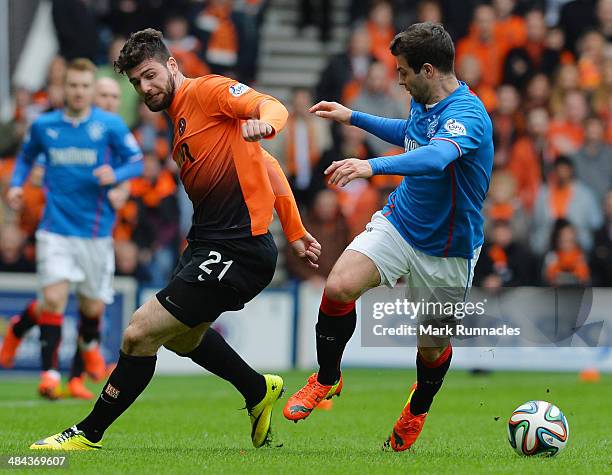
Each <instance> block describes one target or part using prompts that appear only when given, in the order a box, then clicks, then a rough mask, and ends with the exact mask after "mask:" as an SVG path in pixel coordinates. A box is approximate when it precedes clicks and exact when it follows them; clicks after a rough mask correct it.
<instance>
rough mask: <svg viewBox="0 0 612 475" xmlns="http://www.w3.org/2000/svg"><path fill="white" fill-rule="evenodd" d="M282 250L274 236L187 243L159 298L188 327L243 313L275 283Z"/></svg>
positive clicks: (158, 294) (191, 241)
mask: <svg viewBox="0 0 612 475" xmlns="http://www.w3.org/2000/svg"><path fill="white" fill-rule="evenodd" d="M277 256H278V251H277V249H276V245H275V244H274V239H272V235H271V234H270V233H267V234H263V235H260V236H249V237H245V238H236V239H215V240H198V241H193V240H190V241H189V245H188V246H187V248H185V250H184V251H183V254H182V255H181V257H180V259H179V263H178V265H177V267H176V269H175V270H174V273H173V275H172V279H171V280H170V283H169V284H168V285H167V286H166V287H165V288H163V289H162V290H160V291H159V292H158V293H157V299H158V300H159V303H161V304H162V306H163V307H164V308H165V309H166V310H168V312H170V313H171V314H172V315H173V316H174V317H175V318H176V319H178V320H179V321H180V322H182V323H184V324H185V325H187V326H189V327H192V328H193V327H195V326H197V325H199V324H200V323H203V322H214V321H215V320H216V319H217V317H218V316H219V315H221V313H223V312H225V311H228V310H240V309H242V308H243V307H244V304H245V303H247V302H248V301H249V300H251V299H253V298H254V297H255V296H256V295H257V294H258V293H259V292H261V291H262V290H263V289H264V288H266V286H267V285H268V284H269V283H270V281H271V280H272V276H273V275H274V270H275V268H276V258H277Z"/></svg>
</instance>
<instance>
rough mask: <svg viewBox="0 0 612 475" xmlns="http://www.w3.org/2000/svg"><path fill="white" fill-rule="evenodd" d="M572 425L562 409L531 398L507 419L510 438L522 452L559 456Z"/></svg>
mask: <svg viewBox="0 0 612 475" xmlns="http://www.w3.org/2000/svg"><path fill="white" fill-rule="evenodd" d="M568 437H569V425H568V423H567V419H566V418H565V416H564V415H563V413H562V412H561V410H560V409H559V408H558V407H557V406H555V405H554V404H551V403H549V402H546V401H528V402H526V403H525V404H523V405H521V406H519V407H517V408H516V409H515V410H514V412H513V413H512V416H510V420H509V421H508V441H509V442H510V445H511V446H512V448H513V449H514V450H516V452H517V453H518V454H519V455H547V456H552V455H557V454H558V453H559V452H560V451H561V450H562V449H563V448H564V447H565V445H566V444H567V439H568Z"/></svg>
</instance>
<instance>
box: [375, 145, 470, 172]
mask: <svg viewBox="0 0 612 475" xmlns="http://www.w3.org/2000/svg"><path fill="white" fill-rule="evenodd" d="M459 156H460V155H459V150H458V149H457V145H456V144H454V143H452V142H450V141H444V140H432V141H431V142H430V143H429V144H428V145H425V146H423V147H419V148H417V149H415V150H410V151H408V152H405V153H401V154H399V155H391V156H389V157H378V158H371V159H369V160H368V162H369V164H370V166H371V167H372V173H373V174H374V175H401V176H409V175H427V174H429V173H442V172H443V171H444V169H445V168H446V167H447V166H448V165H449V164H450V163H451V162H453V161H454V160H456V159H457V158H459Z"/></svg>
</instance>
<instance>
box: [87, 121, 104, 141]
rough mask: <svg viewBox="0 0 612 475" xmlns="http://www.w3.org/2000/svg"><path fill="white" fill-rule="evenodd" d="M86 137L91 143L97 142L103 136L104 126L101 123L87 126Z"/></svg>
mask: <svg viewBox="0 0 612 475" xmlns="http://www.w3.org/2000/svg"><path fill="white" fill-rule="evenodd" d="M87 135H89V138H90V139H91V140H92V141H94V142H97V141H98V140H100V139H101V138H102V136H103V135H104V125H103V124H102V123H101V122H92V123H91V124H89V125H88V126H87Z"/></svg>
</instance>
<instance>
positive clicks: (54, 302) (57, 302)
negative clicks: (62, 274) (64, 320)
mask: <svg viewBox="0 0 612 475" xmlns="http://www.w3.org/2000/svg"><path fill="white" fill-rule="evenodd" d="M65 301H66V298H65V296H63V295H61V293H60V292H45V294H44V299H43V305H42V308H43V309H44V310H47V311H49V312H53V313H63V312H64V306H65Z"/></svg>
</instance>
